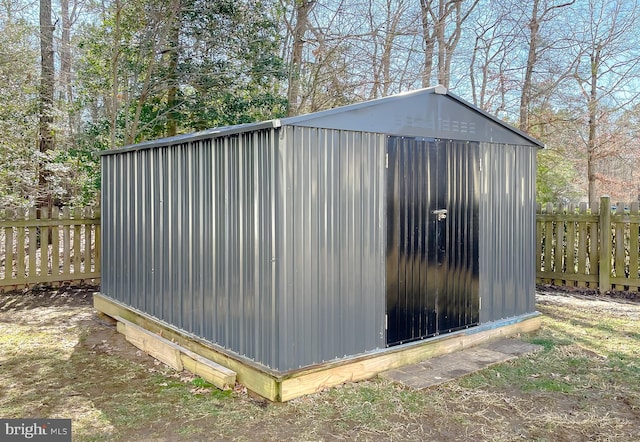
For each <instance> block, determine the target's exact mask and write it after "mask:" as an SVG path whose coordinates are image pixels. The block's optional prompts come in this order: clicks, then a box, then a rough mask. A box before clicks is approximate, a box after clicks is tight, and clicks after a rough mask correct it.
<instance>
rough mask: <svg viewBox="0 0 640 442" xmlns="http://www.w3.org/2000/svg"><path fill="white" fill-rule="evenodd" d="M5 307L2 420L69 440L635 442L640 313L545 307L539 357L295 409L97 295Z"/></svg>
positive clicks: (575, 301)
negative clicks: (207, 375)
mask: <svg viewBox="0 0 640 442" xmlns="http://www.w3.org/2000/svg"><path fill="white" fill-rule="evenodd" d="M65 293H66V292H64V291H62V293H59V292H55V291H49V292H48V293H46V294H42V293H39V292H35V293H33V292H28V293H24V294H5V295H0V416H2V417H5V418H12V417H13V418H17V417H66V418H72V419H73V433H74V440H80V441H82V440H86V441H106V440H109V441H111V440H116V441H117V440H220V439H228V440H229V439H232V440H256V439H258V440H327V439H362V440H377V439H384V440H416V441H417V440H474V441H475V440H497V441H501V440H516V439H517V440H519V439H522V438H526V439H535V440H540V441H544V440H554V441H556V440H561V441H562V440H566V441H574V440H633V439H634V438H635V437H636V436H637V434H640V304H637V303H636V304H633V303H627V302H625V301H615V300H601V299H596V298H594V297H591V298H588V297H583V298H578V297H570V296H557V295H542V296H540V298H539V303H538V308H539V310H540V311H541V312H543V313H544V314H545V318H544V321H543V327H542V329H541V330H540V331H539V332H537V333H536V334H532V335H529V336H523V339H526V340H528V341H529V342H532V343H535V344H539V345H541V346H542V347H543V350H542V351H540V352H538V353H537V354H533V355H528V356H523V357H520V358H518V359H516V360H514V361H511V362H509V363H505V364H500V365H496V366H494V367H492V368H489V369H486V370H483V371H481V372H478V373H476V374H473V375H470V376H467V377H465V378H462V379H459V380H457V381H454V382H450V383H447V384H444V385H440V386H438V387H435V388H432V389H428V390H422V391H416V390H411V389H407V388H405V387H403V386H401V385H398V384H394V383H392V382H389V381H386V380H382V379H375V380H371V381H367V382H360V383H357V384H348V385H343V386H341V387H338V388H334V389H330V390H327V391H324V392H321V393H317V394H314V395H310V396H306V397H302V398H298V399H295V400H293V401H291V402H289V403H286V404H274V403H269V402H267V401H265V400H263V399H260V398H257V397H254V396H252V395H250V394H248V393H247V392H246V391H245V390H244V389H243V388H242V387H241V386H238V387H237V388H236V389H234V390H229V391H220V390H217V389H216V388H215V387H214V386H212V385H211V384H209V383H208V382H206V381H204V380H202V379H201V378H197V377H193V376H191V375H188V374H186V373H175V372H174V371H172V370H171V369H169V368H167V367H165V366H163V365H161V364H159V363H157V362H156V361H154V360H153V359H151V358H149V357H148V356H146V355H144V354H142V353H141V352H139V351H138V350H137V349H136V348H134V347H132V346H131V345H129V344H128V343H127V342H126V341H125V340H124V339H123V337H122V336H121V335H119V334H118V333H117V332H116V331H115V327H114V326H113V324H112V323H111V322H109V321H108V320H107V318H103V317H98V316H96V315H95V314H94V312H93V310H92V308H91V305H90V299H91V297H90V290H84V291H82V290H79V291H78V292H75V293H72V294H70V295H68V296H65Z"/></svg>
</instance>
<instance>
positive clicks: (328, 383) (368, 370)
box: [94, 294, 542, 401]
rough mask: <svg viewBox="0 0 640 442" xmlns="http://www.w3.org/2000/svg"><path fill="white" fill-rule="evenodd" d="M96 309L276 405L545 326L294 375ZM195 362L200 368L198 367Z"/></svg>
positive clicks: (474, 333) (459, 336)
mask: <svg viewBox="0 0 640 442" xmlns="http://www.w3.org/2000/svg"><path fill="white" fill-rule="evenodd" d="M94 307H95V308H96V309H97V310H99V311H101V312H103V313H105V314H107V315H109V316H111V317H114V318H115V317H118V316H119V317H121V318H123V319H124V320H126V321H128V322H130V323H133V324H135V325H137V326H139V327H142V328H144V329H146V330H149V331H151V332H153V333H156V334H159V333H162V336H163V337H164V338H165V339H166V340H170V342H171V343H172V344H177V345H178V346H179V347H180V348H181V352H182V354H181V361H182V365H183V367H184V368H186V369H187V370H190V371H193V370H191V369H190V367H193V368H194V370H206V368H203V367H204V366H205V364H202V361H201V359H199V358H200V357H202V358H205V359H208V360H210V361H213V362H215V363H217V364H220V365H222V366H223V367H227V368H228V369H230V370H232V371H233V372H236V373H237V381H238V382H240V383H241V384H243V385H244V386H245V387H247V388H248V389H249V390H252V391H254V392H256V393H258V394H259V395H261V396H263V397H265V398H267V399H269V400H272V401H288V400H291V399H294V398H296V397H300V396H303V395H305V394H310V393H315V392H317V391H321V390H323V389H325V388H328V387H333V386H336V385H339V384H343V383H345V382H354V381H359V380H364V379H370V378H373V377H375V376H376V375H377V374H378V373H381V372H383V371H386V370H390V369H393V368H398V367H401V366H403V365H408V364H414V363H417V362H420V361H423V360H425V359H429V358H432V357H435V356H440V355H443V354H446V353H451V352H454V351H457V350H462V349H465V348H470V347H474V346H476V345H479V344H482V343H485V342H489V341H492V340H496V339H500V338H503V337H509V336H514V335H517V334H520V333H530V332H533V331H535V330H537V329H538V328H540V325H541V323H542V317H541V316H540V315H538V314H532V315H530V316H527V317H524V318H518V319H516V320H512V321H501V322H496V323H492V324H485V325H483V326H479V327H473V328H470V329H467V330H464V331H460V332H454V333H451V334H448V335H442V336H440V337H438V338H432V339H425V340H424V341H420V342H414V343H410V344H406V345H403V346H398V347H393V348H387V349H381V350H378V351H375V352H372V353H368V354H365V355H362V356H356V357H351V358H347V359H343V360H340V361H333V362H329V363H323V364H318V365H315V366H313V367H307V368H304V369H301V370H296V371H293V372H287V373H278V372H274V371H272V370H269V369H267V368H266V367H262V366H258V364H255V363H253V362H251V361H249V360H243V359H241V358H238V357H234V356H232V355H229V354H226V353H225V352H224V350H221V349H217V348H214V347H213V346H212V345H211V344H207V343H205V342H201V341H200V340H198V339H197V338H194V337H193V336H189V335H187V334H186V333H183V332H180V331H179V330H177V329H175V328H172V327H171V326H168V325H165V324H163V323H161V322H160V321H158V320H156V319H154V318H151V317H149V316H148V315H146V314H144V313H139V312H136V311H134V310H132V309H131V308H129V307H127V306H125V305H124V304H121V303H119V302H117V301H114V300H112V299H110V298H107V297H105V296H103V295H101V294H95V295H94ZM185 349H186V350H187V351H185ZM194 362H196V364H195V365H194ZM199 364H200V365H199ZM201 372H203V371H201ZM195 373H196V374H198V373H197V372H195ZM203 377H204V376H203ZM210 382H211V381H210Z"/></svg>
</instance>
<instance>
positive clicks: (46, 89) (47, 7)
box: [38, 0, 54, 209]
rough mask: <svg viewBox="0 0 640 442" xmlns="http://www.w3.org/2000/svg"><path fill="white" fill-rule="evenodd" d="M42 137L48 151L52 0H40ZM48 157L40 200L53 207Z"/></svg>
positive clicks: (42, 170) (41, 168) (50, 138)
mask: <svg viewBox="0 0 640 442" xmlns="http://www.w3.org/2000/svg"><path fill="white" fill-rule="evenodd" d="M40 56H41V74H40V127H39V130H40V137H39V138H40V139H39V146H38V148H39V150H40V152H41V153H46V152H47V151H49V150H52V149H53V129H52V127H51V126H52V124H53V86H54V70H53V25H52V24H51V0H40ZM45 162H46V159H45V157H44V156H41V157H40V164H39V168H38V187H39V189H38V200H39V206H40V207H47V208H49V209H51V207H52V205H53V204H52V203H53V201H52V196H51V191H50V189H49V188H48V187H49V186H48V181H49V180H48V178H49V175H50V172H49V171H47V169H46V167H45Z"/></svg>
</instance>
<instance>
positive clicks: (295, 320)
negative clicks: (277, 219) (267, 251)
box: [276, 127, 385, 369]
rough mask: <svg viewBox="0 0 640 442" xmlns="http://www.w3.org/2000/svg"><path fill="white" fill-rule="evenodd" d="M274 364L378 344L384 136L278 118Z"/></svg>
mask: <svg viewBox="0 0 640 442" xmlns="http://www.w3.org/2000/svg"><path fill="white" fill-rule="evenodd" d="M281 137H282V140H281V142H280V144H279V146H280V150H279V162H280V164H281V165H282V174H280V175H278V179H279V182H278V188H279V190H280V191H281V192H282V195H281V198H279V200H281V203H282V213H283V214H284V216H283V218H282V222H281V223H278V225H277V229H278V237H279V238H281V240H279V241H277V252H276V262H277V265H278V282H279V283H278V294H279V301H280V303H279V306H278V307H279V315H278V316H279V319H280V323H279V326H280V328H279V339H278V341H279V343H280V345H281V353H280V360H279V364H278V368H279V369H293V368H298V367H300V366H305V365H309V364H312V363H317V362H322V361H326V360H332V359H335V358H339V357H343V356H345V355H354V354H359V353H363V352H364V351H367V350H373V349H376V348H382V347H384V345H385V342H384V314H385V304H384V286H385V281H384V263H385V261H384V229H383V227H384V226H383V219H384V207H383V206H384V167H385V137H384V136H382V135H376V134H371V133H362V132H350V131H339V130H330V129H316V128H306V127H295V128H294V127H283V129H282V132H281Z"/></svg>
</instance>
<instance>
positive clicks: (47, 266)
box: [0, 207, 100, 291]
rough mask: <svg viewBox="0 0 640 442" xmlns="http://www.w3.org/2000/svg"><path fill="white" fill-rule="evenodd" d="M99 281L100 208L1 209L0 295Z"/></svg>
mask: <svg viewBox="0 0 640 442" xmlns="http://www.w3.org/2000/svg"><path fill="white" fill-rule="evenodd" d="M99 278H100V211H99V209H93V208H76V209H73V210H72V209H70V208H68V207H64V208H62V209H59V208H57V207H54V208H53V210H52V211H51V212H49V211H48V210H47V209H36V208H31V209H29V210H24V209H19V210H11V209H0V291H5V290H12V289H18V288H22V287H25V286H31V285H34V284H39V283H62V282H85V281H92V282H97V281H98V280H99Z"/></svg>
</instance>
